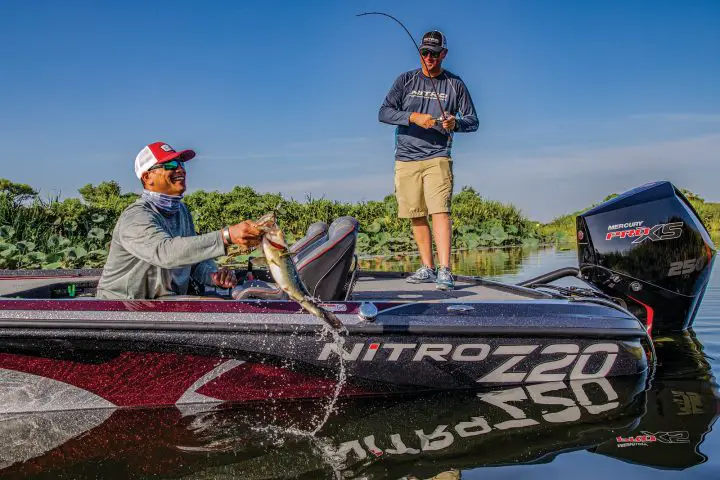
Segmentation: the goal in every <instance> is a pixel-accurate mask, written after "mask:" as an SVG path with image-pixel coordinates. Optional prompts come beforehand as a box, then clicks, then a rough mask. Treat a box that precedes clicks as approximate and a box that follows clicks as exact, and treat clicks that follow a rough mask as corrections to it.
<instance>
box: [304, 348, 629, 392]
mask: <svg viewBox="0 0 720 480" xmlns="http://www.w3.org/2000/svg"><path fill="white" fill-rule="evenodd" d="M346 345H347V347H340V346H338V345H337V344H336V343H334V342H333V343H325V345H324V346H323V348H322V351H321V352H320V355H319V356H318V360H329V359H330V357H331V355H332V354H335V355H342V358H343V360H345V361H350V362H372V361H375V362H377V361H384V362H398V361H399V362H402V363H405V362H422V361H423V360H425V359H430V360H433V361H435V362H447V361H454V362H480V361H486V362H493V363H494V364H495V363H497V362H498V361H500V362H501V363H500V365H499V366H496V367H495V368H493V369H492V370H491V371H490V372H488V373H487V374H485V375H484V376H483V377H481V378H480V379H478V380H477V381H478V383H488V384H495V383H499V384H503V383H505V384H508V383H523V382H527V383H534V382H560V381H563V380H566V379H568V378H569V379H570V380H584V379H591V378H603V377H606V376H607V375H608V373H610V371H611V370H612V367H613V365H615V360H616V359H617V356H618V350H619V349H618V345H617V344H615V343H594V344H590V345H588V346H587V347H585V348H584V349H583V350H582V352H581V351H580V346H579V345H577V344H574V343H558V344H551V345H547V346H545V347H544V348H543V349H542V350H540V351H539V352H535V351H536V350H537V349H538V347H539V345H500V346H498V347H496V348H494V349H493V348H492V347H491V346H490V345H488V344H485V343H461V344H458V345H453V344H450V343H379V342H372V343H368V344H366V343H355V344H352V345H351V344H346ZM380 352H382V353H380ZM533 352H535V354H534V355H533V358H537V357H538V356H543V355H553V359H552V360H548V361H542V362H537V361H535V362H525V360H527V358H528V357H529V356H530V355H531V354H533ZM558 355H560V358H557V356H558ZM591 357H592V358H593V362H592V363H593V367H592V369H593V370H594V371H592V372H588V371H587V370H590V369H591V368H589V367H588V363H589V362H590V360H591ZM528 363H532V364H534V367H533V368H532V369H530V370H528V369H529V368H530V366H529V365H528ZM598 365H599V366H598ZM493 366H494V365H493ZM523 367H525V368H523Z"/></svg>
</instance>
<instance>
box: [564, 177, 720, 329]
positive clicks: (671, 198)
mask: <svg viewBox="0 0 720 480" xmlns="http://www.w3.org/2000/svg"><path fill="white" fill-rule="evenodd" d="M577 242H578V261H579V264H580V275H581V277H582V278H583V279H584V280H585V281H587V282H590V283H592V284H593V285H595V286H596V287H597V288H598V289H600V290H601V291H603V292H604V293H606V294H607V295H610V296H612V297H616V298H619V299H621V300H623V301H624V302H625V303H626V305H627V308H628V309H629V310H630V311H631V312H632V313H633V314H634V315H635V316H637V317H638V318H640V320H642V321H644V322H645V323H646V325H647V328H648V331H652V332H653V333H668V332H676V331H680V330H684V329H686V328H688V327H689V326H691V325H692V322H693V320H694V318H695V314H696V313H697V309H698V307H699V305H700V302H701V300H702V296H703V294H704V293H705V287H706V286H707V283H708V280H709V278H710V272H711V270H712V264H713V261H714V260H715V246H714V245H713V242H712V240H711V239H710V235H709V234H708V231H707V229H706V228H705V226H704V225H703V223H702V221H701V220H700V217H699V215H698V214H697V212H696V211H695V209H694V208H693V207H692V205H691V204H690V202H689V201H688V200H687V198H685V196H684V195H683V194H682V193H681V192H680V190H678V189H677V188H676V187H675V186H674V185H673V184H671V183H670V182H655V183H649V184H646V185H643V186H641V187H638V188H635V189H633V190H630V191H628V192H626V193H623V194H622V195H620V196H617V197H615V198H613V199H611V200H608V201H607V202H605V203H603V204H601V205H598V206H597V207H594V208H592V209H590V210H588V211H587V212H585V213H583V214H581V215H579V216H578V217H577Z"/></svg>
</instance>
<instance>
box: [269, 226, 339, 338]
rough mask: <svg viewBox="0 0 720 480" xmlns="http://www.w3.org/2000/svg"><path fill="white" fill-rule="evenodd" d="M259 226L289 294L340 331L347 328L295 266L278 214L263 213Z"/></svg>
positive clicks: (277, 280) (278, 279)
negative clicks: (312, 292) (322, 303)
mask: <svg viewBox="0 0 720 480" xmlns="http://www.w3.org/2000/svg"><path fill="white" fill-rule="evenodd" d="M256 224H257V226H258V228H259V229H260V231H261V232H263V233H264V235H263V240H262V249H263V253H264V254H265V259H266V261H267V264H268V268H269V269H270V274H271V275H272V277H273V279H274V280H275V283H277V286H278V287H280V289H281V290H282V291H283V292H285V293H287V294H288V296H289V297H290V298H291V299H293V300H295V301H296V302H298V303H299V304H300V305H301V306H302V307H303V308H304V309H305V310H307V311H308V312H310V313H312V314H313V315H315V316H316V317H318V318H320V319H322V320H324V321H325V322H326V323H327V324H328V325H330V326H331V327H333V328H334V329H336V330H338V329H340V328H342V327H343V324H342V322H341V321H340V319H339V318H338V317H337V316H336V315H335V314H334V313H332V312H330V311H328V310H325V309H324V308H322V307H321V306H320V305H319V302H318V301H317V300H316V299H314V298H313V297H312V296H311V295H310V294H309V293H308V291H307V288H305V285H304V284H303V282H302V280H301V279H300V275H299V274H298V272H297V269H296V268H295V262H294V261H293V259H292V258H291V256H290V252H289V251H288V246H287V242H286V241H285V235H284V234H283V232H282V230H280V227H279V226H278V225H277V223H276V220H275V214H274V213H268V214H266V215H263V216H262V217H261V218H260V219H259V220H258V221H257V222H256Z"/></svg>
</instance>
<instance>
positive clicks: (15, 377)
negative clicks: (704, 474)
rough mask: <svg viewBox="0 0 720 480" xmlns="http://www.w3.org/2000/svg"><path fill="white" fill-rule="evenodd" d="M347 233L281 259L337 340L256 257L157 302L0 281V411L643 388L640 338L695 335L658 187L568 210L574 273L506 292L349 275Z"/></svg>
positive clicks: (80, 283) (52, 282)
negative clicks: (623, 384)
mask: <svg viewBox="0 0 720 480" xmlns="http://www.w3.org/2000/svg"><path fill="white" fill-rule="evenodd" d="M358 231H359V225H358V222H357V221H356V220H355V219H354V218H352V217H342V218H339V219H337V220H335V221H334V222H333V223H332V224H331V225H330V226H329V227H328V226H327V225H326V224H323V223H316V224H313V225H312V226H311V227H310V229H309V230H308V233H307V235H306V236H305V237H304V238H303V239H301V240H300V241H298V242H297V243H295V244H294V245H292V247H291V248H290V253H291V254H292V255H293V259H294V262H295V265H296V268H297V272H298V274H299V275H300V277H301V279H302V282H303V283H304V285H305V286H306V287H307V291H308V292H309V293H310V294H311V295H312V296H313V297H315V298H317V299H319V301H320V302H321V305H322V307H323V308H325V309H327V310H329V311H332V312H333V313H334V314H335V315H336V316H337V318H338V319H339V320H340V321H341V322H342V324H343V326H344V327H343V328H344V331H343V332H342V333H341V334H339V335H338V334H337V333H335V332H334V331H332V330H331V329H329V328H328V327H327V326H326V324H325V323H324V322H323V321H322V320H320V319H319V318H317V317H315V316H313V315H311V314H309V313H307V312H305V311H303V309H302V308H301V307H300V306H299V304H298V303H296V302H294V301H291V300H288V299H287V298H286V297H285V296H284V294H283V292H282V291H280V290H279V289H278V288H277V287H275V286H274V285H273V284H272V283H271V282H272V277H271V276H270V275H269V273H268V271H267V270H265V269H262V268H260V267H259V266H257V265H255V266H253V265H252V264H249V265H248V267H247V268H245V269H239V270H237V272H236V273H237V275H238V278H241V279H243V281H242V284H241V285H239V286H238V287H236V288H235V289H234V290H232V291H203V289H201V288H197V289H196V291H194V292H193V295H188V296H178V297H170V298H165V299H158V300H112V301H109V300H99V299H96V298H95V288H96V286H97V282H98V279H99V276H100V274H101V271H100V270H72V271H69V270H53V271H3V272H0V413H11V412H15V413H20V412H33V411H51V410H52V411H54V410H66V409H87V408H99V407H108V408H116V407H141V406H163V405H164V406H168V405H176V406H182V405H186V404H196V403H201V404H222V403H226V402H247V401H254V400H266V399H309V398H318V397H326V396H330V395H333V394H339V395H341V396H345V397H354V396H374V395H385V394H392V393H408V392H419V391H432V390H454V389H473V390H474V389H479V390H483V389H487V390H492V389H496V388H509V387H519V386H524V385H531V384H541V383H547V382H584V381H596V380H598V379H605V378H614V377H628V378H646V377H648V376H649V375H650V374H651V373H652V370H653V367H654V363H655V358H654V353H653V345H652V341H651V335H653V334H657V333H670V332H675V331H682V330H684V329H686V328H688V327H689V326H690V325H691V324H692V321H693V318H694V316H695V313H696V311H697V308H698V306H699V304H700V301H701V299H702V295H703V293H704V291H705V287H706V285H707V282H708V278H709V274H710V271H711V267H712V263H713V261H714V258H715V246H714V245H713V243H712V241H711V239H710V237H709V235H708V232H707V230H706V228H705V227H704V226H703V223H702V221H701V220H700V217H699V215H698V214H697V213H696V212H695V210H694V209H693V207H692V206H691V204H690V203H689V202H688V200H687V199H686V198H685V196H684V195H683V194H682V193H681V192H680V191H679V190H678V189H677V188H676V187H674V186H673V185H672V184H670V183H668V182H657V183H652V184H647V185H644V186H641V187H638V188H635V189H633V190H631V191H628V192H626V193H624V194H622V195H620V196H617V197H615V198H613V199H611V200H609V201H607V202H605V203H603V204H601V205H599V206H597V207H595V208H593V209H591V210H589V211H587V212H585V213H583V214H581V215H579V216H578V217H577V244H578V260H579V265H578V267H576V268H563V269H560V270H556V271H553V272H548V273H547V274H544V275H541V276H539V277H536V278H534V279H530V280H526V281H524V282H522V283H520V284H508V283H501V282H497V281H492V280H488V279H483V278H480V277H472V276H459V277H457V279H456V282H457V283H456V288H455V289H454V290H451V291H439V290H436V289H435V288H434V285H433V284H419V285H416V284H410V283H407V282H406V276H407V274H406V273H392V272H369V271H360V270H359V269H358V267H357V264H358V262H357V256H356V252H355V245H356V239H357V233H358ZM563 277H572V280H573V283H574V284H576V285H572V286H567V285H566V286H563V285H561V284H558V283H556V281H557V280H559V279H561V278H563ZM561 283H566V282H561Z"/></svg>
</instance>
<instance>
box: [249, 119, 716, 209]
mask: <svg viewBox="0 0 720 480" xmlns="http://www.w3.org/2000/svg"><path fill="white" fill-rule="evenodd" d="M304 170H306V171H309V172H313V173H315V174H316V176H315V178H311V179H308V178H303V179H296V180H293V179H290V178H287V177H288V176H289V175H283V177H278V178H279V179H278V180H277V181H260V182H257V183H256V184H254V185H253V186H254V187H255V188H256V189H257V190H258V191H262V192H281V193H283V194H284V195H285V196H286V197H293V198H295V199H300V200H304V199H305V198H306V196H308V195H310V196H312V197H313V198H319V197H325V198H328V199H332V200H341V201H358V200H379V199H382V198H383V197H384V196H385V195H388V194H390V193H392V192H393V180H392V176H393V172H392V160H391V158H384V159H383V161H381V162H371V161H370V160H368V162H366V163H358V162H348V163H337V164H330V165H326V166H323V165H322V164H310V165H307V166H305V167H304ZM455 178H456V191H458V190H459V189H460V188H461V187H462V186H464V185H471V186H473V187H474V188H475V189H476V190H477V191H478V192H479V193H480V194H481V195H482V196H483V197H485V198H490V199H493V200H500V201H503V202H509V203H513V204H515V205H516V206H518V207H519V208H521V209H522V210H523V211H524V212H525V214H527V215H528V216H530V217H531V218H533V219H537V220H540V221H548V220H550V219H552V218H553V217H555V216H558V215H562V214H565V213H570V212H572V211H575V210H579V209H582V208H584V207H587V206H589V205H591V204H592V203H596V202H598V201H600V200H602V199H603V198H604V197H605V196H607V195H608V194H610V193H620V192H623V191H625V190H628V189H630V188H633V187H635V186H638V185H641V184H643V183H646V182H649V181H654V180H670V181H672V182H673V183H675V184H676V185H678V186H679V187H683V188H689V189H690V190H693V191H695V192H697V193H699V194H700V195H701V196H704V197H705V198H707V199H708V200H716V201H717V200H720V186H719V185H718V183H719V182H718V179H720V133H717V134H710V135H704V136H697V137H692V138H685V139H680V140H668V141H658V142H651V143H645V144H640V145H627V146H617V147H606V148H577V147H561V148H558V149H557V150H555V151H554V153H552V154H550V153H548V150H547V149H545V148H542V149H538V150H537V151H536V152H528V153H525V154H523V155H513V156H510V155H506V156H492V155H489V154H487V153H486V154H483V156H479V155H472V154H469V153H467V152H464V153H463V154H462V155H459V156H458V157H457V158H456V162H455Z"/></svg>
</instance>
